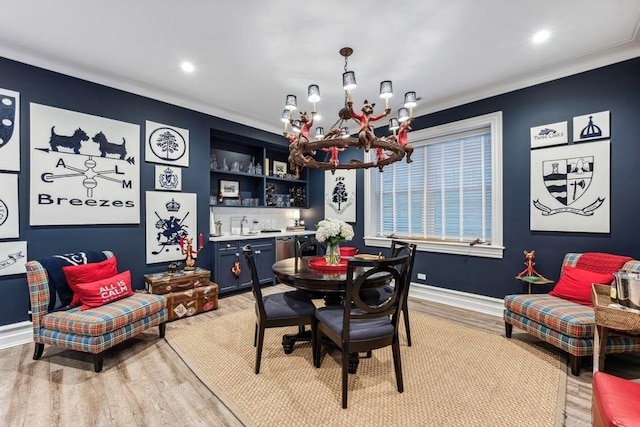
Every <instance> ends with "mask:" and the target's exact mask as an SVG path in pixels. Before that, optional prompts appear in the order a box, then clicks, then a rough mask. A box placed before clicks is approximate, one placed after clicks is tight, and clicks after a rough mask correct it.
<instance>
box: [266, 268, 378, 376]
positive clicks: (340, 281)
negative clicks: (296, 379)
mask: <svg viewBox="0 0 640 427" xmlns="http://www.w3.org/2000/svg"><path fill="white" fill-rule="evenodd" d="M320 258H322V257H320ZM314 259H316V260H317V259H318V257H317V256H304V257H292V258H285V259H282V260H280V261H277V262H276V263H275V264H273V267H272V270H273V273H274V274H275V276H276V283H278V282H279V283H284V284H286V285H289V286H293V287H295V288H297V289H301V290H304V291H306V292H308V293H310V295H311V296H312V297H315V296H322V297H323V298H324V301H325V304H326V305H339V304H342V297H343V296H344V293H345V291H346V286H347V269H346V267H343V268H338V267H335V268H334V269H332V270H327V269H320V268H314V267H311V266H310V261H313V260H314ZM364 271H365V267H358V268H356V269H355V271H354V277H355V276H357V275H358V274H360V273H362V272H364ZM390 279H391V276H390V275H389V274H385V273H378V274H373V275H372V276H371V277H369V278H368V279H367V281H366V282H365V284H363V287H371V288H376V287H380V286H384V285H386V284H388V283H389V281H390ZM298 341H305V342H309V341H311V331H308V330H306V329H305V328H304V327H300V330H299V331H298V333H297V334H286V335H284V336H283V337H282V348H283V349H284V352H285V353H286V354H289V353H291V352H292V351H293V346H294V344H295V343H296V342H298ZM358 359H359V357H358V353H350V354H349V372H350V373H355V372H356V370H357V367H358Z"/></svg>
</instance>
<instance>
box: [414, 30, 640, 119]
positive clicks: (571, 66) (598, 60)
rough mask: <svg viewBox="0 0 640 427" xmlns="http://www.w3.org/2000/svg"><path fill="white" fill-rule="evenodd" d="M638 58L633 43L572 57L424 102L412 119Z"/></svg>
mask: <svg viewBox="0 0 640 427" xmlns="http://www.w3.org/2000/svg"><path fill="white" fill-rule="evenodd" d="M634 39H635V35H634ZM637 57H640V43H638V42H635V41H632V42H628V43H626V44H624V45H623V46H619V47H617V48H612V49H607V50H604V51H602V52H599V53H596V54H591V55H588V56H582V57H578V58H575V59H573V60H570V61H568V62H564V63H562V64H558V65H557V66H556V67H552V68H548V67H547V68H545V69H539V70H533V71H531V72H529V73H527V74H526V75H521V76H517V77H514V78H513V79H511V80H507V81H505V82H503V83H501V84H499V85H491V86H487V87H485V88H482V89H479V90H476V91H473V92H465V93H462V94H459V95H456V96H453V97H450V98H444V99H440V100H434V101H429V100H427V101H426V102H423V103H421V104H419V106H418V107H416V109H415V111H414V114H415V116H421V115H426V114H430V113H434V112H438V111H442V110H446V109H448V108H453V107H457V106H460V105H464V104H468V103H470V102H475V101H479V100H482V99H485V98H490V97H493V96H497V95H502V94H504V93H508V92H512V91H515V90H519V89H524V88H527V87H531V86H535V85H538V84H542V83H547V82H550V81H553V80H557V79H561V78H563V77H568V76H572V75H574V74H579V73H583V72H585V71H590V70H594V69H596V68H600V67H605V66H607V65H612V64H615V63H618V62H623V61H626V60H629V59H633V58H637Z"/></svg>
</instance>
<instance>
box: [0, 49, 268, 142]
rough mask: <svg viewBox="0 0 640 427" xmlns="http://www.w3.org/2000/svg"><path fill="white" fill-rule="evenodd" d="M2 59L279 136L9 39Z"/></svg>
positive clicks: (245, 119) (236, 115)
mask: <svg viewBox="0 0 640 427" xmlns="http://www.w3.org/2000/svg"><path fill="white" fill-rule="evenodd" d="M0 56H3V57H5V58H7V59H11V60H13V61H18V62H22V63H25V64H28V65H32V66H35V67H40V68H44V69H46V70H49V71H55V72H57V73H60V74H65V75H68V76H71V77H75V78H78V79H82V80H86V81H89V82H92V83H98V84H101V85H104V86H108V87H111V88H114V89H119V90H122V91H125V92H130V93H133V94H135V95H140V96H145V97H147V98H151V99H154V100H158V101H162V102H166V103H168V104H173V105H176V106H179V107H183V108H187V109H190V110H194V111H198V112H201V113H205V114H209V115H211V116H215V117H219V118H221V119H225V120H229V121H232V122H236V123H241V124H243V125H246V126H250V127H254V128H257V129H262V130H266V131H269V132H273V133H279V132H278V131H277V130H276V127H274V125H273V124H271V123H267V122H265V121H262V120H259V119H256V118H252V117H249V116H247V115H245V114H243V113H240V112H237V111H233V110H230V109H228V108H224V107H222V106H219V105H216V104H210V103H203V102H201V101H198V100H195V99H193V98H189V97H185V96H184V95H181V94H178V93H175V92H171V91H169V90H159V89H157V88H155V87H151V86H148V85H146V84H145V83H143V82H139V81H135V80H132V79H130V78H127V77H126V76H120V75H116V74H113V73H108V72H105V71H102V70H100V71H98V70H93V69H90V68H87V67H85V66H83V65H81V64H79V63H75V62H71V61H67V60H62V59H60V58H58V57H56V56H55V55H53V54H50V53H48V52H44V51H37V50H34V49H31V48H29V47H26V46H22V45H20V44H18V43H15V42H13V41H9V40H6V39H0Z"/></svg>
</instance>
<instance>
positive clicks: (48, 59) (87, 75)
mask: <svg viewBox="0 0 640 427" xmlns="http://www.w3.org/2000/svg"><path fill="white" fill-rule="evenodd" d="M639 28H640V26H638V27H636V30H635V31H634V33H633V35H631V37H630V38H629V40H628V41H625V42H622V43H620V44H619V45H618V46H616V47H609V48H607V49H602V50H600V51H596V52H593V53H591V54H588V55H584V56H580V57H576V58H573V59H569V60H568V61H565V62H563V63H559V64H557V65H556V66H554V67H551V68H550V67H545V68H544V69H537V70H532V71H531V72H529V73H527V74H526V75H520V76H514V78H513V79H510V80H507V81H505V82H503V83H501V84H498V85H495V84H494V85H490V86H487V87H485V88H482V89H479V90H474V91H470V92H465V93H461V94H458V95H455V96H452V97H449V98H443V99H439V100H425V102H423V103H421V104H419V106H418V107H416V109H415V111H414V114H415V116H420V115H425V114H429V113H433V112H437V111H441V110H445V109H447V108H452V107H456V106H459V105H464V104H467V103H470V102H474V101H478V100H481V99H485V98H489V97H492V96H496V95H501V94H504V93H507V92H511V91H514V90H518V89H523V88H526V87H530V86H534V85H537V84H541V83H546V82H549V81H552V80H556V79H559V78H563V77H567V76H570V75H574V74H578V73H581V72H585V71H589V70H592V69H595V68H599V67H603V66H607V65H611V64H614V63H617V62H622V61H625V60H628V59H632V58H636V57H639V56H640V39H638V38H637V34H638V32H639ZM0 55H1V56H3V57H5V58H8V59H12V60H14V61H18V62H23V63H25V64H29V65H33V66H36V67H40V68H44V69H47V70H50V71H55V72H58V73H61V74H66V75H69V76H72V77H76V78H79V79H83V80H87V81H90V82H94V83H98V84H102V85H105V86H109V87H112V88H115V89H119V90H123V91H126V92H130V93H133V94H136V95H141V96H145V97H148V98H151V99H155V100H159V101H162V102H166V103H169V104H173V105H176V106H179V107H183V108H187V109H191V110H195V111H198V112H201V113H205V114H209V115H212V116H215V117H219V118H222V119H225V120H229V121H233V122H236V123H240V124H243V125H246V126H250V127H254V128H257V129H261V130H264V131H267V132H271V133H275V134H280V133H281V130H279V126H278V125H277V124H274V123H271V122H268V121H264V120H262V119H259V118H255V117H250V116H247V115H246V114H245V113H243V112H240V111H234V110H231V109H229V108H225V107H222V106H220V105H216V104H214V103H203V102H201V101H199V100H195V99H193V98H189V97H185V96H184V95H182V94H179V93H175V92H171V91H169V90H160V89H158V88H155V87H151V86H149V85H147V84H145V83H144V82H139V81H135V80H132V79H130V78H127V77H126V76H120V75H115V74H112V73H111V74H110V73H107V72H105V71H104V70H95V69H90V68H87V67H85V66H83V65H81V64H78V63H75V62H72V61H67V60H63V59H61V58H59V57H57V56H55V55H53V54H51V53H49V52H45V51H41V50H36V49H32V48H29V47H26V46H23V45H21V44H19V43H17V42H14V41H11V40H7V39H0Z"/></svg>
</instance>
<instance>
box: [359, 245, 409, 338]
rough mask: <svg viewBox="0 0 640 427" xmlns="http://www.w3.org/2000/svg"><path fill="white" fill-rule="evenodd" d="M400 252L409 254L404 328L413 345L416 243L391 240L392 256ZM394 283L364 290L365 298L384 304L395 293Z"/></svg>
mask: <svg viewBox="0 0 640 427" xmlns="http://www.w3.org/2000/svg"><path fill="white" fill-rule="evenodd" d="M400 254H408V255H409V272H408V274H407V276H406V280H407V286H406V287H405V293H406V295H405V298H404V303H403V305H402V314H403V318H404V329H405V333H406V334H407V345H408V346H409V347H411V327H410V325H409V307H408V302H407V301H408V300H409V286H410V284H411V276H412V274H413V263H414V260H415V257H416V245H415V244H414V243H407V242H402V241H400V240H392V241H391V256H392V257H394V256H398V255H400ZM393 287H394V285H387V286H383V287H381V288H377V289H366V290H363V298H364V299H366V301H367V302H369V303H371V304H382V303H383V302H384V301H386V300H387V299H389V297H390V296H391V294H392V293H393Z"/></svg>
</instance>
